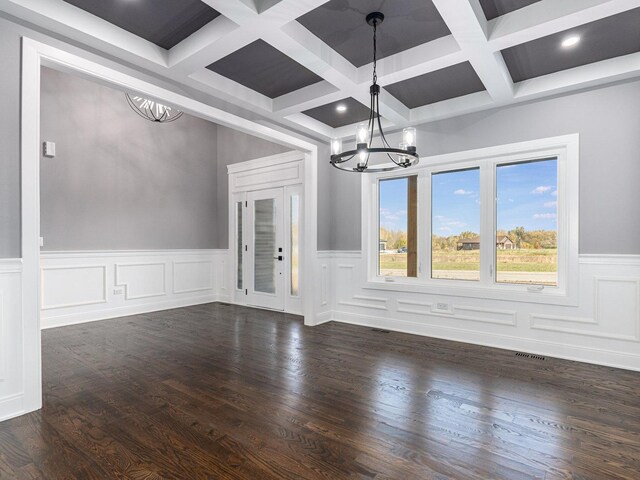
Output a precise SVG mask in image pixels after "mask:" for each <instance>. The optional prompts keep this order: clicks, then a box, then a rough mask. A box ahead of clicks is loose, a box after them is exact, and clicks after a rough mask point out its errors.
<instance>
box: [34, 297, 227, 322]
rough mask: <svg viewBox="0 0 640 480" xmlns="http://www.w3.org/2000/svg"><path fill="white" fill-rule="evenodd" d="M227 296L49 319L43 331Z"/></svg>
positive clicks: (80, 313)
mask: <svg viewBox="0 0 640 480" xmlns="http://www.w3.org/2000/svg"><path fill="white" fill-rule="evenodd" d="M225 298H227V297H226V296H219V295H203V296H200V297H191V298H185V299H180V300H167V301H163V302H154V303H148V304H140V305H127V306H124V307H115V308H111V309H109V310H100V311H96V312H78V313H70V314H65V315H60V316H56V317H49V318H47V319H43V320H42V325H41V328H42V329H43V330H46V329H49V328H57V327H67V326H69V325H78V324H80V323H89V322H97V321H100V320H108V319H110V318H119V317H126V316H129V315H140V314H143V313H151V312H158V311H161V310H170V309H172V308H182V307H191V306H193V305H202V304H205V303H214V302H225V301H226V300H225Z"/></svg>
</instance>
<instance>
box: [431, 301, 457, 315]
mask: <svg viewBox="0 0 640 480" xmlns="http://www.w3.org/2000/svg"><path fill="white" fill-rule="evenodd" d="M431 311H432V312H437V313H453V312H452V311H451V305H449V304H448V303H445V302H437V303H434V304H433V306H432V307H431Z"/></svg>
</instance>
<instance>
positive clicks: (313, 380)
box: [0, 304, 640, 480]
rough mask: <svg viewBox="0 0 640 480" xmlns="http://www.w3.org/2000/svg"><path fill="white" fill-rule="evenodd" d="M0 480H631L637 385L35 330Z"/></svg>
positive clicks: (361, 353) (450, 359)
mask: <svg viewBox="0 0 640 480" xmlns="http://www.w3.org/2000/svg"><path fill="white" fill-rule="evenodd" d="M42 340H43V364H44V365H43V381H44V407H43V409H42V410H41V411H39V412H35V413H31V414H29V415H25V416H23V417H20V418H16V419H13V420H10V421H7V422H4V423H0V478H3V479H5V478H10V479H22V478H37V479H75V478H78V479H111V478H114V479H115V478H122V479H125V478H126V479H129V478H130V479H161V478H171V479H201V478H202V479H204V478H211V479H226V478H230V479H270V478H287V479H306V478H314V479H315V478H327V479H342V478H376V479H382V478H385V479H401V480H409V479H419V478H429V479H447V478H456V479H476V478H478V479H530V478H536V479H547V480H552V479H554V480H555V479H562V478H571V479H582V480H584V479H597V480H601V479H610V478H628V479H639V478H640V374H638V373H634V372H628V371H624V370H616V369H613V368H606V367H598V366H591V365H586V364H580V363H574V362H568V361H563V360H556V359H550V358H547V359H546V360H544V361H542V360H535V359H531V358H522V357H517V356H515V355H514V352H508V351H503V350H496V349H491V348H485V347H477V346H472V345H467V344H463V343H455V342H448V341H443V340H434V339H429V338H424V337H417V336H412V335H407V334H400V333H393V332H391V333H384V332H376V331H373V330H371V329H369V328H364V327H356V326H350V325H342V324H335V323H329V324H325V325H322V326H319V327H315V328H308V327H304V326H303V325H302V321H301V319H300V318H299V317H294V316H287V315H283V314H277V313H271V312H265V311H260V310H253V309H248V308H241V307H234V306H229V305H223V304H210V305H202V306H195V307H189V308H183V309H176V310H169V311H164V312H158V313H152V314H146V315H137V316H132V317H127V318H121V319H116V320H106V321H102V322H96V323H90V324H84V325H79V326H73V327H65V328H58V329H54V330H47V331H44V332H43V334H42Z"/></svg>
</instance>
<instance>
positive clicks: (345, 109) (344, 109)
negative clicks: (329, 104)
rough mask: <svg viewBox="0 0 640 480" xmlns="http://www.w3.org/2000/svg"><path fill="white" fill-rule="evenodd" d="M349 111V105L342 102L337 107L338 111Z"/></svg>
mask: <svg viewBox="0 0 640 480" xmlns="http://www.w3.org/2000/svg"><path fill="white" fill-rule="evenodd" d="M346 111H347V106H346V105H343V104H342V103H341V104H340V105H338V106H337V107H336V112H339V113H344V112H346Z"/></svg>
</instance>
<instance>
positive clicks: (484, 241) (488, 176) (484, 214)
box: [480, 161, 496, 286]
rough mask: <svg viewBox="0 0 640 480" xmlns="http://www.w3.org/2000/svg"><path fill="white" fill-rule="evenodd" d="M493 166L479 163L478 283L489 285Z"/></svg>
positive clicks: (492, 264) (492, 261)
mask: <svg viewBox="0 0 640 480" xmlns="http://www.w3.org/2000/svg"><path fill="white" fill-rule="evenodd" d="M494 172H495V168H494V164H493V162H490V161H487V162H483V163H482V164H481V165H480V284H481V285H483V286H491V285H493V284H494V281H493V279H494V278H495V268H496V265H495V258H496V255H495V248H496V242H495V210H496V208H495V201H496V200H495V174H494Z"/></svg>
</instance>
